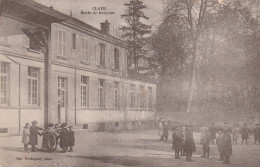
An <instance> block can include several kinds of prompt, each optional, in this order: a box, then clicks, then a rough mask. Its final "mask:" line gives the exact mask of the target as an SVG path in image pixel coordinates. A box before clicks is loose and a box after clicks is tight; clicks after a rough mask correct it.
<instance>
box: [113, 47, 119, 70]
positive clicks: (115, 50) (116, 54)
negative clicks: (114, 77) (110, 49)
mask: <svg viewBox="0 0 260 167" xmlns="http://www.w3.org/2000/svg"><path fill="white" fill-rule="evenodd" d="M114 62H115V67H114V68H115V70H119V50H118V49H114Z"/></svg>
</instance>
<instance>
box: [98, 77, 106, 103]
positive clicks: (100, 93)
mask: <svg viewBox="0 0 260 167" xmlns="http://www.w3.org/2000/svg"><path fill="white" fill-rule="evenodd" d="M98 82H99V83H98V107H99V108H104V107H105V94H104V92H105V90H104V85H105V80H103V79H99V81H98Z"/></svg>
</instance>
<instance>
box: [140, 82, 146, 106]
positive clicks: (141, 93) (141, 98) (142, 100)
mask: <svg viewBox="0 0 260 167" xmlns="http://www.w3.org/2000/svg"><path fill="white" fill-rule="evenodd" d="M144 98H145V97H144V86H140V87H139V108H145V104H144V103H145V101H144Z"/></svg>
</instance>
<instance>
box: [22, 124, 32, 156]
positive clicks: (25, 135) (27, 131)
mask: <svg viewBox="0 0 260 167" xmlns="http://www.w3.org/2000/svg"><path fill="white" fill-rule="evenodd" d="M29 139H30V129H29V123H26V124H25V126H24V129H23V137H22V143H23V144H24V151H25V152H28V144H29Z"/></svg>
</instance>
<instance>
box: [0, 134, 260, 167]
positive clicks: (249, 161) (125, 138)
mask: <svg viewBox="0 0 260 167" xmlns="http://www.w3.org/2000/svg"><path fill="white" fill-rule="evenodd" d="M75 135H76V136H75V137H76V146H75V148H74V152H73V153H58V152H56V153H45V152H36V153H32V152H30V153H24V152H23V145H22V143H21V136H12V137H0V164H1V165H2V166H4V167H23V166H24V167H25V166H26V167H37V166H39V167H41V166H50V167H55V166H57V167H59V166H65V167H125V166H132V167H139V166H142V167H173V166H176V167H178V166H182V167H193V166H194V167H204V166H210V167H221V166H228V165H224V164H221V162H219V161H218V158H219V157H218V152H217V148H216V145H211V152H210V158H209V159H206V158H200V155H201V154H202V147H201V145H199V142H198V141H199V138H198V136H199V134H194V137H195V139H196V143H197V145H196V147H197V151H196V153H195V154H194V157H193V160H194V161H193V162H186V161H185V158H184V157H182V159H180V160H175V159H174V156H173V155H174V154H173V151H172V150H171V142H172V140H171V139H169V141H168V142H167V143H164V142H160V141H159V140H158V136H157V131H156V130H136V131H123V132H87V131H77V132H76V133H75ZM39 143H41V137H39ZM252 143H253V141H252V137H251V138H250V140H249V144H248V145H245V144H244V145H241V141H239V144H238V145H233V156H232V157H231V164H230V165H229V166H233V167H251V166H252V167H259V166H260V158H259V157H260V145H254V144H252ZM38 147H40V146H38ZM26 158H29V159H30V160H25V159H26ZM32 159H34V160H32Z"/></svg>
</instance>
